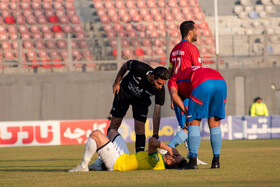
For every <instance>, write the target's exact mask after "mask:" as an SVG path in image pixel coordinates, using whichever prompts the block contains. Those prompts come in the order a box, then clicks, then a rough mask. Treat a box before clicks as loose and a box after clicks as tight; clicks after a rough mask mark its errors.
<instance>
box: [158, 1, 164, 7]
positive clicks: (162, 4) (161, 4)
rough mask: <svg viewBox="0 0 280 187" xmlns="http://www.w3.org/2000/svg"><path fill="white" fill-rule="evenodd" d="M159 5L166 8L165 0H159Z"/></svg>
mask: <svg viewBox="0 0 280 187" xmlns="http://www.w3.org/2000/svg"><path fill="white" fill-rule="evenodd" d="M157 5H158V6H159V7H160V8H164V7H165V0H158V1H157Z"/></svg>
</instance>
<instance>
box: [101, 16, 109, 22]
mask: <svg viewBox="0 0 280 187" xmlns="http://www.w3.org/2000/svg"><path fill="white" fill-rule="evenodd" d="M100 21H101V22H102V23H110V18H109V16H106V15H104V16H102V17H100Z"/></svg>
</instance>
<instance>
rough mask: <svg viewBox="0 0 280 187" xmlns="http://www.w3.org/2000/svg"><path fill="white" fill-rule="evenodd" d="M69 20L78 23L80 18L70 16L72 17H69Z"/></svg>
mask: <svg viewBox="0 0 280 187" xmlns="http://www.w3.org/2000/svg"><path fill="white" fill-rule="evenodd" d="M70 21H71V23H73V24H79V23H80V18H79V16H72V17H70Z"/></svg>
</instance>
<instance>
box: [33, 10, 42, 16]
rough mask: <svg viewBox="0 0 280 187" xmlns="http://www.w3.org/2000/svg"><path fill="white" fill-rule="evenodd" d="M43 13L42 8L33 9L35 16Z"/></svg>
mask: <svg viewBox="0 0 280 187" xmlns="http://www.w3.org/2000/svg"><path fill="white" fill-rule="evenodd" d="M43 15H44V12H43V10H41V9H38V10H34V16H35V17H37V18H38V17H39V16H43Z"/></svg>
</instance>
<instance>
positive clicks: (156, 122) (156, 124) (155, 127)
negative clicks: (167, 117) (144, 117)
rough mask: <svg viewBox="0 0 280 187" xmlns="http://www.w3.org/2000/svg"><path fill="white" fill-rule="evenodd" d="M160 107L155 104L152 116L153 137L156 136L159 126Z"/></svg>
mask: <svg viewBox="0 0 280 187" xmlns="http://www.w3.org/2000/svg"><path fill="white" fill-rule="evenodd" d="M160 116H161V105H159V104H155V108H154V115H153V135H158V132H159V126H160Z"/></svg>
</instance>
